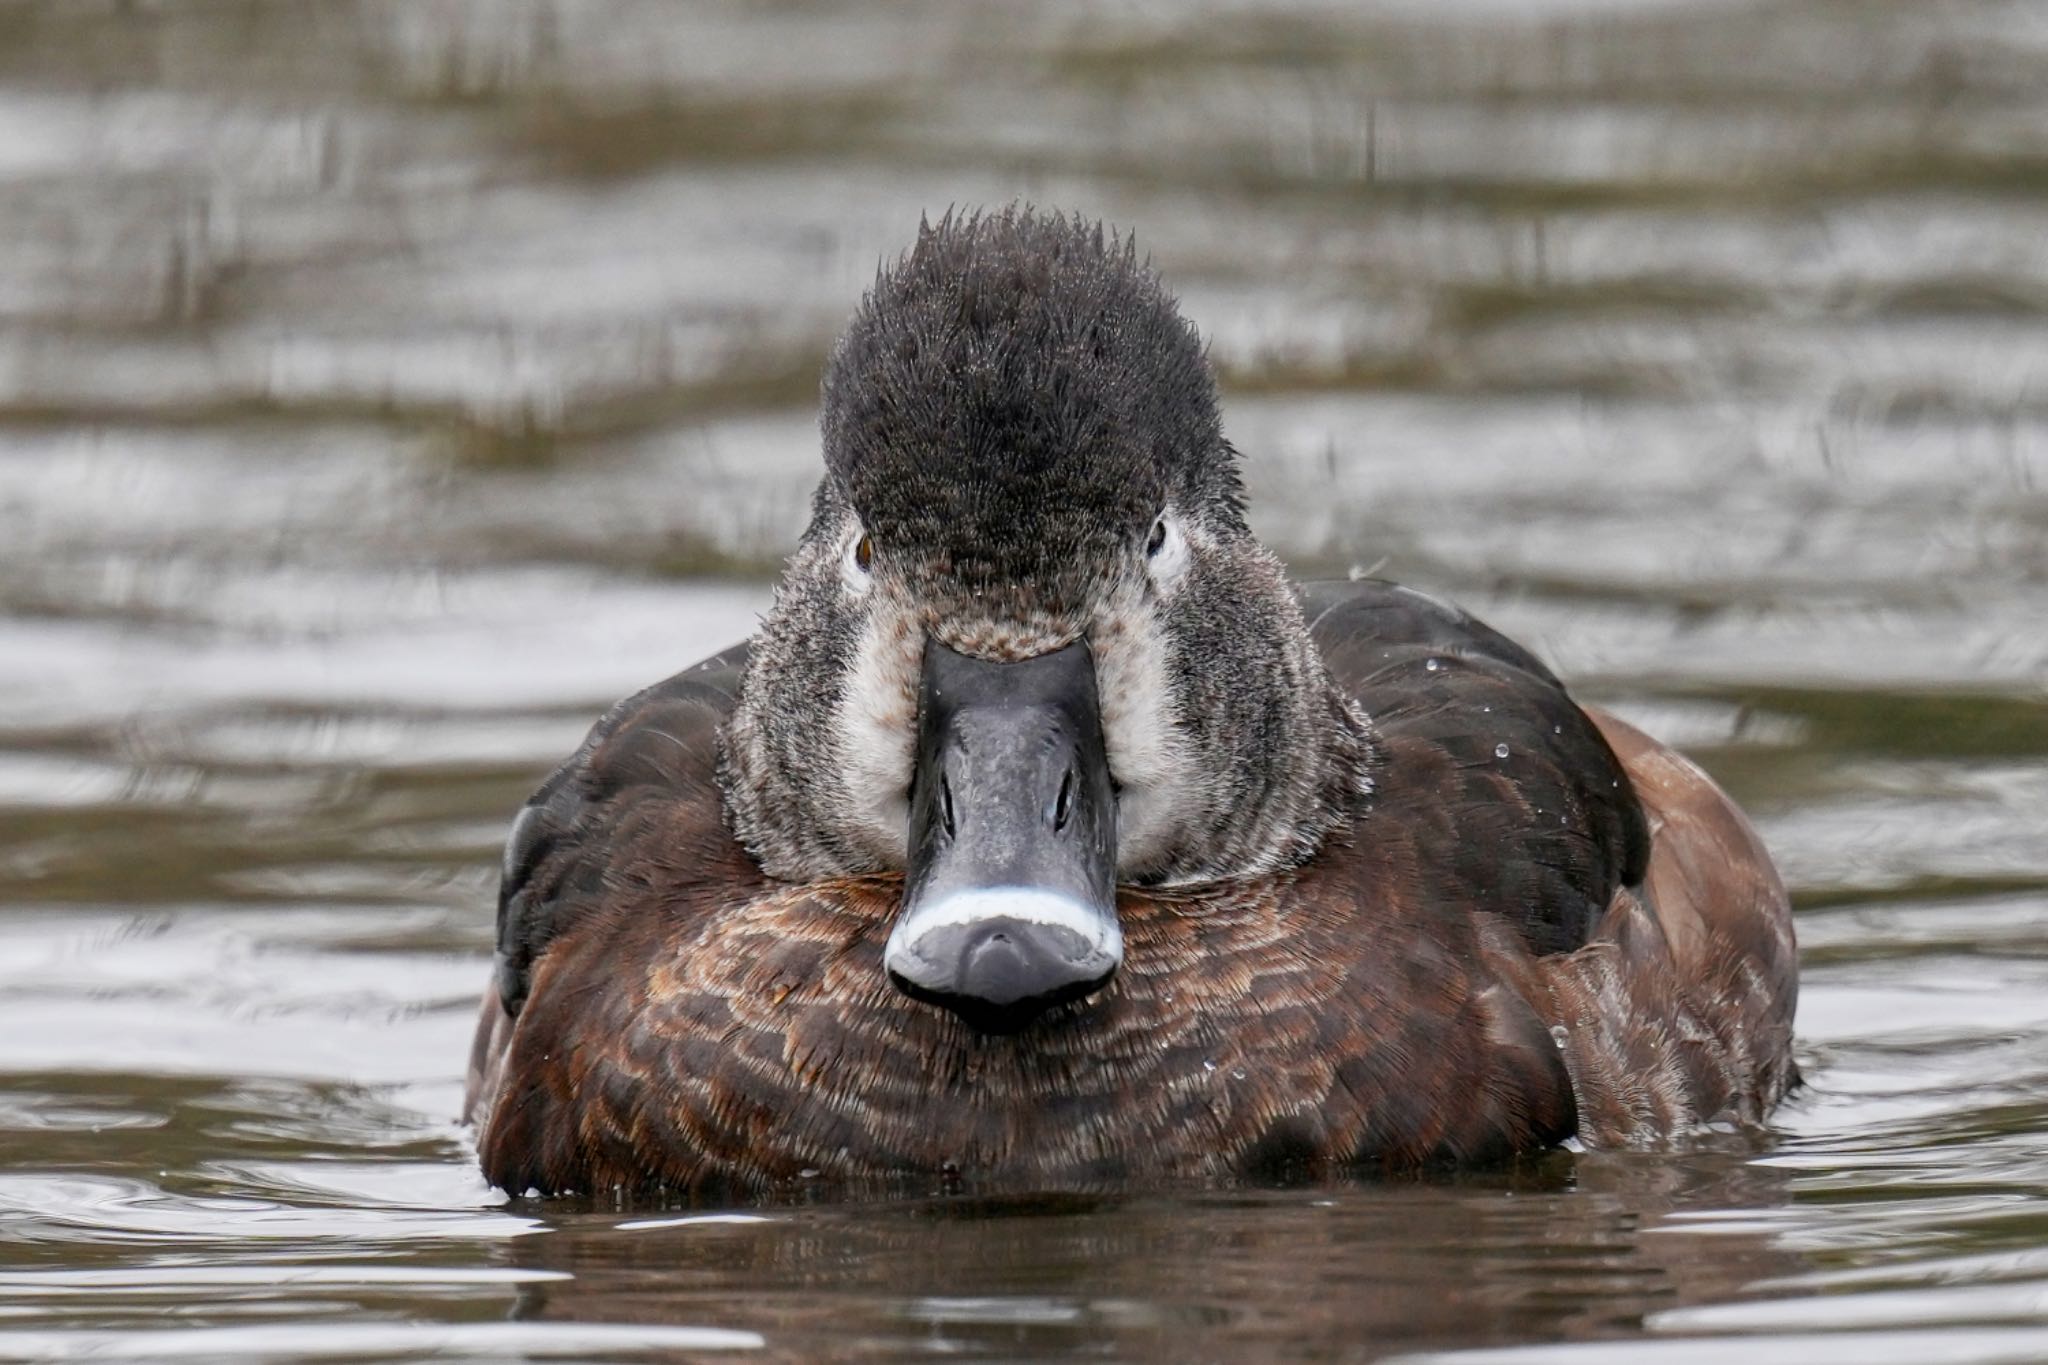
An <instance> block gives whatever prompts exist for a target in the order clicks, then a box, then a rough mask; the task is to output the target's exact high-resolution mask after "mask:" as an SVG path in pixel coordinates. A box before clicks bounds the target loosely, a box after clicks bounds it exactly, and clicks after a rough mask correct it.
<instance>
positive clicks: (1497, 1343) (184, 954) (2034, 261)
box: [0, 0, 2048, 1362]
mask: <svg viewBox="0 0 2048 1365" xmlns="http://www.w3.org/2000/svg"><path fill="white" fill-rule="evenodd" d="M1017 199H1024V200H1029V201H1033V202H1036V203H1038V204H1040V205H1045V206H1049V207H1060V208H1067V209H1071V210H1074V211H1076V212H1078V213H1081V214H1083V215H1086V216H1089V217H1100V218H1104V219H1107V220H1108V221H1110V222H1111V223H1113V224H1116V225H1118V226H1120V227H1123V228H1128V229H1131V230H1134V231H1135V232H1136V233H1137V235H1138V240H1139V244H1140V247H1141V249H1142V250H1144V251H1146V252H1148V253H1149V254H1150V255H1151V257H1152V260H1153V261H1154V263H1155V264H1156V265H1157V267H1158V268H1159V269H1160V270H1161V271H1162V272H1163V274H1164V275H1165V277H1166V279H1167V280H1168V282H1169V284H1170V285H1171V287H1172V288H1174V289H1175V290H1176V291H1177V292H1178V294H1179V296H1180V297H1181V300H1182V303H1183V306H1184V309H1185V311H1186V312H1187V313H1188V315H1189V316H1190V317H1191V318H1193V319H1194V320H1195V321H1196V323H1197V324H1198V325H1199V326H1200V328H1201V330H1202V332H1203V334H1204V335H1205V336H1206V337H1207V338H1208V339H1209V341H1210V345H1211V354H1212V357H1213V359H1214V361H1215V364H1216V367H1217V369H1218V371H1219V373H1220V375H1221V377H1222V380H1223V385H1224V389H1225V394H1226V430H1227V432H1228V434H1229V436H1230V437H1231V439H1232V440H1233V441H1234V442H1235V443H1236V444H1237V445H1238V446H1239V448H1240V449H1242V450H1243V451H1245V452H1246V454H1247V457H1248V473H1249V481H1250V487H1251V492H1252V496H1253V509H1254V516H1255V522H1256V525H1257V527H1258V529H1259V530H1260V532H1261V533H1262V534H1263V535H1264V536H1266V537H1267V538H1268V540H1269V542H1270V543H1272V544H1273V545H1274V546H1275V547H1276V548H1277V549H1279V550H1280V551H1281V552H1282V553H1283V554H1284V555H1285V556H1286V557H1287V558H1288V559H1289V560H1290V562H1291V563H1292V564H1293V565H1294V566H1295V567H1296V568H1297V570H1299V571H1301V572H1303V573H1343V572H1345V571H1347V570H1351V569H1354V568H1357V569H1366V570H1372V571H1376V572H1379V573H1383V574H1387V575H1390V576H1394V577H1398V578H1401V579H1404V580H1406V581H1409V582H1412V583H1415V584H1417V585H1419V586H1423V587H1425V588H1428V589H1430V590H1433V591H1436V592H1439V593H1442V594H1445V595H1447V596H1450V597H1453V598H1455V599H1456V600H1458V601H1460V602H1461V603H1463V604H1464V605H1466V606H1468V607H1470V608H1472V609H1474V610H1475V611H1477V612H1479V613H1480V614H1482V615H1484V616H1486V617H1487V618H1488V619H1490V620H1491V621H1492V622H1493V623H1494V624H1496V625H1499V626H1501V627H1502V628H1504V629H1506V630H1508V631H1509V632H1510V633H1512V634H1515V635H1517V636H1518V637H1520V638H1522V639H1524V640H1526V641H1528V642H1529V643H1531V644H1532V645H1534V646H1535V647H1536V648H1537V650H1538V652H1539V653H1540V654H1542V655H1543V656H1544V657H1545V658H1546V659H1547V660H1548V661H1550V662H1551V663H1552V664H1553V665H1555V666H1556V667H1557V668H1558V669H1559V670H1560V671H1561V672H1563V673H1564V674H1565V675H1566V676H1567V677H1568V678H1570V679H1572V680H1573V682H1574V684H1575V686H1576V688H1577V690H1578V692H1579V693H1580V695H1581V696H1583V697H1585V698H1587V699H1589V700H1596V701H1599V702H1601V703H1602V704H1605V705H1609V706H1612V707H1614V708H1616V709H1618V710H1619V711H1621V712H1622V713H1623V714H1625V715H1628V716H1629V717H1631V718H1632V719H1635V720H1637V721H1638V722H1640V723H1642V724H1645V725H1647V726H1648V727H1650V728H1651V729H1653V730H1654V731H1656V732H1657V733H1659V734H1660V735H1662V736H1664V737H1665V738H1667V739H1669V740H1672V741H1674V742H1677V743H1680V744H1682V745H1684V746H1686V747H1688V749H1689V750H1690V751H1691V752H1692V753H1694V754H1695V755H1696V756H1697V757H1698V758H1699V759H1700V760H1701V761H1703V762H1704V763H1705V764H1706V765H1707V766H1708V767H1709V768H1710V769H1711V770H1712V771H1713V772H1714V773H1715V774H1716V775H1717V776H1719V777H1720V778H1721V779H1722V780H1723V781H1724V782H1725V783H1726V784H1727V785H1729V787H1730V788H1731V789H1732V790H1733V791H1734V792H1735V793H1736V794H1737V796H1738V797H1739V798H1740V799H1741V800H1742V801H1743V802H1744V803H1745V804H1746V805H1747V807H1748V808H1749V809H1750V810H1751V812H1752V813H1753V814H1754V815H1755V816H1756V818H1757V820H1758V822H1759V824H1760V826H1761V828H1762V829H1763V832H1764V834H1765V836H1766V838H1767V840H1768V841H1769V842H1770V844H1771V846H1772V848H1773V849H1774V851H1775V852H1776V854H1777V856H1778V858H1779V860H1780V862H1781V865H1782V866H1783V868H1784V870H1785V873H1786V875H1787V878H1788V880H1789V881H1790V883H1791V884H1792V886H1793V889H1794V893H1795V897H1796V901H1797V905H1798V909H1799V915H1800V921H1799V923H1800V935H1801V940H1802V943H1803V945H1804V947H1805V949H1806V976H1805V983H1806V985H1805V994H1804V997H1803V1000H1802V1009H1801V1015H1800V1034H1801V1038H1802V1052H1801V1056H1802V1060H1803V1064H1804V1066H1805V1068H1806V1070H1807V1073H1808V1075H1809V1077H1810V1079H1811V1085H1810V1087H1809V1089H1808V1090H1807V1091H1806V1092H1805V1093H1804V1094H1803V1095H1802V1096H1800V1097H1799V1098H1798V1099H1796V1100H1795V1101H1794V1102H1793V1103H1792V1104H1791V1105H1789V1106H1788V1107H1787V1108H1786V1110H1785V1111H1784V1112H1783V1113H1782V1114H1781V1116H1780V1119H1779V1122H1778V1124H1777V1126H1776V1128H1775V1130H1774V1132H1773V1133H1771V1134H1768V1135H1762V1136H1758V1135H1720V1136H1718V1137H1710V1138H1707V1139H1703V1140H1701V1141H1700V1142H1699V1143H1697V1144H1693V1145H1690V1146H1688V1147H1687V1148H1686V1150H1684V1151H1683V1152H1680V1153H1676V1154H1673V1153H1660V1154H1654V1155H1648V1156H1631V1155H1626V1154H1580V1155H1572V1154H1560V1155H1558V1156H1557V1157H1556V1158H1554V1159H1552V1160H1550V1161H1547V1162H1543V1163H1536V1164H1535V1165H1533V1166H1531V1167H1529V1168H1527V1169H1524V1170H1521V1171H1518V1172H1514V1173H1508V1174H1501V1173H1493V1174H1490V1175H1487V1176H1483V1177H1476V1178H1472V1179H1465V1180H1450V1181H1445V1182H1440V1183H1434V1184H1428V1185H1424V1186H1420V1187H1413V1186H1407V1187H1402V1188H1400V1189H1395V1190H1389V1189H1384V1188H1377V1189H1376V1188H1373V1187H1371V1186H1335V1187H1330V1188H1318V1189H1313V1190H1307V1191H1298V1190H1297V1191H1206V1192H1185V1193H1183V1194H1180V1195H1173V1196H1168V1195H1164V1194H1151V1195H1143V1196H1121V1195H1105V1196H1104V1197H1103V1198H1101V1199H1099V1200H1085V1201H1084V1200H1074V1201H1065V1202H1053V1203H1048V1204H1045V1205H1043V1206H1032V1207H1029V1208H1022V1209H1020V1208H1003V1209H989V1208H978V1207H972V1206H962V1205H959V1204H957V1203H956V1204H947V1203H943V1202H940V1203H929V1202H918V1201H910V1202H907V1203H905V1204H903V1205H901V1206H890V1207H886V1208H879V1209H877V1208H845V1207H832V1206H829V1205H825V1206H820V1207H817V1208H796V1209H790V1208H784V1209H764V1210H754V1211H749V1212H745V1213H730V1212H727V1213H719V1212H716V1211H712V1212H710V1213H706V1212H704V1211H698V1212H695V1213H679V1214H676V1215H675V1216H663V1217H650V1216H646V1215H645V1214H644V1213H643V1214H641V1215H637V1216H632V1215H620V1214H617V1213H613V1212H609V1211H605V1210H577V1209H570V1208H564V1207H561V1206H552V1205H551V1206H541V1205H527V1204H513V1205H509V1206H507V1205H504V1204H503V1203H502V1201H501V1199H500V1198H499V1197H498V1196H496V1195H494V1194H493V1193H491V1192H490V1191H488V1190H486V1189H485V1188H484V1187H483V1186H482V1184H481V1182H480V1181H479V1180H478V1179H477V1177H476V1176H475V1174H474V1171H473V1157H472V1155H471V1153H470V1150H469V1148H468V1147H467V1145H466V1139H465V1138H464V1136H463V1134H462V1132H461V1130H460V1129H459V1128H458V1127H457V1126H456V1125H455V1123H454V1122H453V1120H454V1117H455V1115H456V1112H457V1109H458V1107H459V1100H460V1087H461V1071H462V1066H463V1063H464V1060H465V1052H466V1047H467V1042H468V1033H469V1029H470V1027H471V1022H472V1020H473V1018H474V1008H475V1000H476V997H477V994H478V992H479V991H480V989H481V987H482V985H483V981H484V978H485V974H486V967H487V958H488V952H489V945H490V937H491V930H490V905H491V898H492V893H493V889H494V885H495V866H496V859H497V850H498V847H499V844H500V841H501V839H502V835H503V831H504V828H505V825H506V822H507V820H508V818H509V816H510V814H511V812H512V811H513V810H514V808H515V807H516V806H517V804H518V803H519V801H520V800H521V799H522V798H523V797H524V795H525V794H526V792H527V791H529V790H530V789H531V788H532V786H533V785H534V784H535V783H536V782H537V781H538V780H539V779H540V778H541V776H543V775H544V774H545V772H546V771H547V770H548V769H549V768H550V767H551V766H552V765H553V764H554V763H555V762H556V761H558V760H559V759H560V758H561V757H562V756H563V755H564V754H566V753H567V751H568V750H569V749H570V748H572V747H573V746H574V745H575V743H576V742H577V740H578V739H579V738H580V736H581V734H582V732H583V730H584V728H585V727H586V726H587V725H588V724H589V723H590V721H591V720H592V719H593V718H594V717H595V715H596V714H597V713H598V712H599V711H600V710H601V709H602V708H603V707H604V706H605V705H606V704H608V703H609V702H610V701H611V700H612V699H614V698H615V697H617V696H619V695H621V694H623V693H626V692H628V691H631V690H633V689H635V688H637V687H639V686H641V685H643V684H645V683H647V682H649V681H652V680H654V679H656V678H658V677H661V676H663V675H665V674H667V673H669V672H671V671H673V670H675V669H677V668H679V667H681V666H683V665H685V664H687V663H689V662H691V661H693V660H694V659H696V658H698V657H701V656H703V655H705V654H707V653H709V652H711V651H713V650H715V649H717V648H719V647H721V646H723V645H725V644H727V643H729V642H731V641H732V640H734V639H736V638H738V637H740V636H742V635H744V634H746V633H747V632H748V631H749V630H750V629H751V626H752V622H753V620H754V618H755V614H756V613H757V612H758V611H759V610H760V608H761V607H762V606H763V605H764V604H765V602H766V600H767V586H768V583H769V581H770V579H771V577H772V575H773V573H774V571H775V569H776V566H777V564H778V563H779V560H780V557H781V556H782V555H783V554H784V553H785V552H786V550H787V548H788V547H789V545H790V544H791V541H792V539H793V537H794V534H795V532H796V530H797V529H798V528H799V527H800V525H801V524H802V520H803V515H804V511H805V500H806V498H807V496H808V493H809V490H810V487H811V484H812V482H813V480H814V478H815V476H816V470H817V440H816V431H815V395H816V387H817V377H818V371H819V367H820V365H821V363H822V361H823V358H824V356H825V354H826V352H827V348H828V347H829V345H830V344H831V341H832V338H833V337H834V335H835V333H836V331H837V330H838V328H839V327H840V326H841V325H842V323H843V321H844V320H845V318H846V316H847V315H848V313H849V311H850V310H851V308H852V307H853V305H854V304H855V302H856V301H857V299H858V298H859V295H860V293H861V291H862V289H863V288H864V287H866V285H867V284H868V283H869V282H871V280H872V279H873V277H874V272H875V270H876V268H877V266H878V264H880V263H881V262H883V261H885V260H887V259H890V258H892V257H893V256H894V254H895V253H896V252H898V251H900V250H901V249H902V248H903V247H905V246H906V245H907V244H908V243H909V242H910V241H911V239H912V237H913V236H914V233H915V231H916V228H917V224H918V221H919V218H920V215H924V214H930V215H932V216H936V215H937V214H939V213H941V212H943V211H944V210H945V209H947V208H948V207H949V206H955V205H958V206H968V207H971V206H977V205H1002V204H1006V203H1009V202H1011V201H1013V200H1017ZM2044 320H2048V6H2044V5H2042V4H2039V3H2009V2H2005V0H1951V2H1950V3H1943V4H1939V5H1936V4H1927V3H1903V2H1902V3H1884V2H1882V0H1862V2H1860V3H1849V2H1848V0H1778V2H1777V3H1765V2H1763V0H1693V2H1692V3H1687V4H1673V3H1665V2H1664V0H1542V2H1541V3H1538V2H1537V0H1518V2H1517V3H1506V2H1505V0H1502V2H1501V3H1489V2H1488V0H1467V2H1466V3H1459V4H1454V5H1453V4H1442V3H1429V2H1428V0H1382V2H1381V3H1376V4H1369V5H1360V4H1349V3H1347V4H1336V3H1318V0H1299V2H1298V3H1292V4H1283V3H1249V2H1248V0H1247V2H1245V3H1229V2H1228V0H1205V2H1204V3H1193V4H1183V3H1172V4H1169V3H1156V4H1135V3H1134V4H1083V3H1073V2H1071V0H1034V2H1033V3H1011V4H1004V5H995V4H985V5H962V4H958V3H945V2H944V0H872V2H871V3H866V4H833V3H824V2H823V0H818V2H816V3H812V2H809V0H788V2H786V3H764V4H758V5H737V4H716V3H691V4H675V3H656V2H655V0H558V2H548V0H472V3H466V4H465V3H456V2H453V0H383V2H382V3H378V2H376V0H360V2H357V3H343V2H342V0H297V2H296V3H283V2H282V0H260V2H259V0H120V2H116V0H0V1359H16V1358H23V1359H47V1358H58V1357H64V1356H76V1355H85V1354H94V1353H98V1354H114V1355H121V1354H122V1353H126V1354H127V1355H129V1356H132V1357H135V1358H150V1359H160V1358H165V1357H170V1356H177V1355H184V1356H189V1357H194V1358H200V1359H223V1358H242V1357H249V1358H263V1359H301V1358H304V1359H331V1358H342V1357H345V1358H348V1359H372V1358H400V1359H403V1358H415V1357H417V1356H419V1355H423V1354H426V1353H428V1352H435V1351H438V1352H442V1353H446V1354H453V1355H465V1356H472V1357H481V1358H491V1359H499V1358H532V1357H543V1356H569V1357H574V1358H580V1359H595V1358H612V1357H613V1356H615V1355H616V1356H618V1357H620V1358H627V1357H634V1358H638V1357H641V1356H644V1355H647V1354H655V1355H661V1354H664V1353H667V1354H676V1353H681V1354H689V1353H692V1352H695V1351H698V1350H706V1351H708V1350H725V1349H732V1350H742V1351H750V1352H751V1353H753V1354H756V1355H760V1354H766V1355H769V1356H771V1357H775V1358H791V1359H809V1358H817V1357H819V1356H822V1355H873V1356H878V1357H890V1356H901V1355H906V1354H916V1353H926V1352H935V1353H945V1354H955V1355H965V1356H968V1357H980V1356H992V1355H993V1356H1002V1357H1006V1358H1018V1357H1038V1356H1064V1355H1108V1356H1112V1357H1124V1358H1128V1357H1131V1356H1146V1355H1154V1356H1161V1357H1171V1358H1181V1359H1187V1358H1196V1357H1212V1358H1231V1357H1234V1356H1254V1355H1255V1356H1260V1357H1264V1358H1275V1357H1297V1358H1298V1357H1316V1358H1331V1357H1336V1356H1341V1357H1344V1358H1356V1359H1370V1358H1377V1357H1379V1356H1382V1355H1387V1354H1398V1353H1402V1352H1434V1351H1447V1350H1448V1351H1455V1350H1459V1349H1465V1348H1474V1349H1482V1350H1484V1351H1487V1352H1492V1354H1487V1355H1484V1356H1483V1357H1475V1358H1486V1359H1516V1360H1521V1359H1529V1360H1536V1359H1547V1358H1552V1357H1548V1356H1546V1355H1545V1354H1544V1350H1543V1347H1542V1343H1545V1342H1552V1341H1558V1340H1567V1339H1569V1340H1579V1339H1595V1338H1598V1339H1610V1338H1611V1339H1614V1341H1615V1345H1614V1346H1613V1347H1612V1348H1611V1349H1613V1350H1614V1351H1615V1352H1616V1353H1617V1358H1623V1359H1628V1360H1639V1359H1657V1358H1660V1353H1661V1356H1662V1357H1663V1358H1669V1359H1673V1360H1678V1359H1684V1360H1693V1359H1718V1358H1721V1353H1722V1352H1723V1351H1725V1350H1727V1349H1730V1348H1729V1346H1728V1343H1727V1342H1726V1341H1725V1340H1723V1337H1724V1335H1725V1334H1728V1333H1740V1334H1745V1335H1747V1336H1748V1337H1749V1338H1750V1340H1747V1341H1745V1343H1744V1344H1743V1345H1742V1347H1741V1349H1742V1350H1743V1351H1744V1352H1746V1353H1747V1354H1748V1356H1749V1357H1750V1358H1752V1359H1754V1360H1759V1361H1761V1360H1767V1359H1787V1360H1798V1361H1801V1362H1808V1361H1812V1360H1815V1359H1821V1358H1842V1359H1855V1360H1878V1359H1896V1360H1902V1361H1906V1360H1910V1361H1923V1360H1934V1359H1942V1360H1980V1359H1981V1360H1993V1359H1997V1360H2006V1359H2039V1358H2048V1206H2044V1202H2043V1197H2042V1190H2043V1189H2044V1188H2048V821H2044V816H2043V814H2042V812H2043V810H2044V808H2048V538H2044V529H2048V494H2044V493H2043V491H2042V482H2043V479H2044V477H2048V326H2044ZM1557 1358H1563V1357H1557ZM1571 1358H1572V1359H1581V1358H1586V1357H1583V1356H1581V1355H1577V1354H1573V1355H1572V1356H1571Z"/></svg>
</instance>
